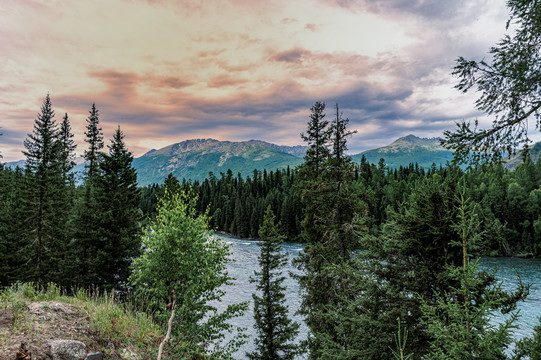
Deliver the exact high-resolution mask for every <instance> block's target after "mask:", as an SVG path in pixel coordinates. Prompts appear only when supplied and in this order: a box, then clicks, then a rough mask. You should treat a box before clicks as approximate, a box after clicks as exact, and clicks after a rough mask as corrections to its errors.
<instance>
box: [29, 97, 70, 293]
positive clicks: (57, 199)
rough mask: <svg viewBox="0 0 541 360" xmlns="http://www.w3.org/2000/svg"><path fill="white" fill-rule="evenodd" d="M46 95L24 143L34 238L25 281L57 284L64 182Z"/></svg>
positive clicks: (31, 239) (56, 135)
mask: <svg viewBox="0 0 541 360" xmlns="http://www.w3.org/2000/svg"><path fill="white" fill-rule="evenodd" d="M53 118H54V111H53V109H52V106H51V99H50V97H49V95H48V94H47V96H46V98H45V100H44V101H43V105H42V106H41V113H40V114H38V117H37V118H36V120H35V122H34V130H33V132H32V134H28V138H27V139H26V140H25V141H24V146H25V148H26V151H23V154H24V155H25V156H26V168H27V174H28V176H27V180H28V182H27V184H26V190H25V193H24V197H23V199H22V201H24V203H25V205H26V212H27V214H26V216H27V221H26V224H27V225H26V226H27V227H28V228H29V229H30V230H31V233H32V234H33V236H32V238H30V239H27V242H26V244H27V246H28V250H27V251H28V252H29V253H31V254H32V255H31V256H30V259H31V263H32V264H33V266H35V267H32V270H31V271H30V272H29V273H28V277H27V279H32V280H35V281H39V282H43V281H59V279H58V278H57V277H55V276H56V274H58V271H59V269H58V262H59V261H60V257H61V256H62V251H63V249H64V248H65V244H64V243H63V242H62V241H61V240H62V239H63V230H64V229H63V220H65V218H64V217H63V216H59V213H60V212H62V213H64V212H65V204H64V203H63V199H64V196H63V194H64V193H65V181H64V178H63V176H62V152H63V149H62V147H61V143H60V141H59V131H58V127H57V125H56V122H55V120H54V119H53Z"/></svg>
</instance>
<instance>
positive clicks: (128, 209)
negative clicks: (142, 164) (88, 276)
mask: <svg viewBox="0 0 541 360" xmlns="http://www.w3.org/2000/svg"><path fill="white" fill-rule="evenodd" d="M123 139H124V134H123V133H122V131H121V130H120V127H119V128H118V129H117V130H116V132H115V134H114V136H113V139H112V140H111V144H110V145H109V146H108V148H109V153H108V154H103V155H102V161H101V162H100V166H99V169H100V176H99V177H98V178H97V179H96V182H95V186H96V200H97V209H98V214H99V220H98V221H99V222H98V226H99V228H98V231H99V232H98V239H97V240H98V241H99V242H98V243H97V244H96V247H97V250H98V251H97V254H96V258H94V259H93V261H94V264H93V266H94V267H95V268H96V270H95V271H96V272H97V276H98V279H99V283H100V284H107V285H108V286H114V285H117V284H119V283H123V282H125V281H126V280H127V278H128V276H129V273H130V265H131V259H132V258H134V257H136V256H137V255H138V254H139V251H140V231H141V230H140V219H141V213H140V209H139V203H140V191H139V189H138V188H137V174H136V172H135V169H134V168H133V167H132V166H131V164H132V161H133V155H132V154H131V152H129V151H128V149H127V148H126V145H125V144H124V140H123Z"/></svg>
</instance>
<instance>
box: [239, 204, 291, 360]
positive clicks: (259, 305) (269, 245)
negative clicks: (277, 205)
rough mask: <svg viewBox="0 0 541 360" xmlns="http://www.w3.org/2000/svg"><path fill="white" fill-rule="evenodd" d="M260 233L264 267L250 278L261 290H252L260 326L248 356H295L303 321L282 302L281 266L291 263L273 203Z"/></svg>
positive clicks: (274, 358) (269, 358) (267, 358)
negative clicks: (293, 318)
mask: <svg viewBox="0 0 541 360" xmlns="http://www.w3.org/2000/svg"><path fill="white" fill-rule="evenodd" d="M259 237H260V240H261V242H260V243H259V244H258V245H259V248H260V254H259V257H258V260H259V266H260V271H254V276H253V277H251V278H250V282H255V283H257V286H256V290H257V291H258V294H252V297H253V299H254V319H255V327H256V330H257V338H256V339H255V345H256V349H255V351H254V352H252V353H249V354H247V356H248V358H250V359H265V360H277V359H293V358H294V357H295V355H296V354H298V353H299V346H298V345H295V344H294V343H293V342H294V340H295V337H296V336H297V334H298V328H299V324H298V323H296V322H292V321H291V319H289V318H288V315H287V313H288V308H287V307H286V306H284V305H282V304H283V302H284V300H285V290H286V287H285V286H284V285H283V282H284V280H285V277H284V276H283V275H282V272H281V271H280V269H281V268H282V267H284V266H285V265H286V264H287V255H286V254H285V253H284V251H283V250H282V248H281V246H280V244H281V243H282V242H283V240H284V236H283V235H280V232H279V229H278V226H277V225H275V218H274V214H273V213H272V210H271V208H270V206H269V207H268V208H267V210H266V211H265V216H264V220H263V225H262V226H261V228H260V229H259ZM259 294H261V295H259Z"/></svg>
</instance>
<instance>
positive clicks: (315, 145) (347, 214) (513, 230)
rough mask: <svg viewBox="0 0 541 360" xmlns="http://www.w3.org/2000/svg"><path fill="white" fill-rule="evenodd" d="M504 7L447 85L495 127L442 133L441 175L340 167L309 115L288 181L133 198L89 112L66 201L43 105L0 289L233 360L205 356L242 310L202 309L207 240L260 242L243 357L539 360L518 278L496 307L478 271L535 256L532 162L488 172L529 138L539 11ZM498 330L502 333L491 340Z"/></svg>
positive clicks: (492, 276)
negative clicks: (124, 309) (492, 37)
mask: <svg viewBox="0 0 541 360" xmlns="http://www.w3.org/2000/svg"><path fill="white" fill-rule="evenodd" d="M508 7H509V9H510V11H511V14H512V19H514V20H515V21H516V25H517V26H516V29H515V35H514V36H513V37H506V38H504V40H502V41H501V42H500V43H499V44H498V45H497V46H495V47H494V48H493V49H492V50H491V54H492V55H493V58H492V62H491V63H488V62H485V61H481V62H475V61H468V60H466V59H464V58H459V59H458V60H457V64H456V66H455V68H454V72H453V74H454V75H455V76H457V77H458V78H459V79H460V80H459V84H458V85H457V88H458V89H459V90H461V91H469V90H470V89H471V88H476V89H478V90H480V94H481V95H480V98H479V99H478V101H477V102H476V106H477V108H478V110H480V111H484V112H486V113H488V114H490V115H497V116H496V120H494V123H493V126H492V128H490V129H487V130H480V129H478V128H477V125H478V124H477V122H476V123H474V124H472V123H468V122H462V123H458V124H457V129H455V131H448V132H446V133H445V139H444V140H443V143H444V145H445V146H447V147H448V148H449V149H452V150H453V151H455V161H454V163H453V164H447V166H444V167H437V166H433V167H432V168H430V169H423V168H420V167H419V166H417V165H416V164H415V163H413V162H412V164H410V165H409V166H408V167H400V168H398V169H393V168H387V167H386V166H385V162H384V159H382V160H380V161H379V163H378V164H369V163H367V162H366V161H365V160H362V161H361V162H360V163H359V164H356V163H353V162H352V160H351V158H350V157H349V156H348V154H347V150H348V148H347V143H348V139H349V138H350V137H352V136H353V135H354V133H355V131H353V130H350V129H349V119H348V118H347V117H344V116H343V114H342V113H341V112H340V109H339V106H338V104H336V106H335V107H334V108H332V110H331V111H328V109H327V108H326V104H325V103H324V102H320V101H316V102H315V103H314V105H313V106H312V107H311V108H310V112H309V115H308V121H307V126H306V131H305V132H304V133H303V134H301V138H302V140H303V141H304V143H305V145H306V146H307V147H308V150H307V151H306V155H305V156H304V162H303V164H302V165H300V166H299V167H297V168H295V169H289V168H288V169H284V170H278V171H263V172H259V171H254V172H253V173H252V174H233V173H232V172H231V171H227V172H226V173H221V174H219V176H216V174H212V173H211V174H209V176H208V178H207V179H205V180H204V181H201V182H190V181H189V180H185V179H181V180H179V179H175V178H174V177H173V176H169V177H168V178H167V179H166V181H165V183H164V184H154V185H151V186H148V187H146V188H140V187H138V185H137V174H136V172H135V170H134V169H133V167H132V166H131V164H132V161H133V155H132V154H131V152H130V151H129V150H128V149H127V147H126V144H125V143H124V133H123V132H122V131H121V130H120V128H118V129H117V130H116V131H115V132H114V134H112V137H111V140H110V141H109V143H108V144H107V147H106V146H105V145H106V144H105V141H104V137H103V133H102V129H101V127H100V125H99V112H98V109H97V107H96V106H95V104H93V105H92V107H91V109H90V111H89V116H88V118H87V120H86V122H87V126H86V131H85V138H84V140H85V142H86V143H87V148H86V149H85V150H84V158H85V161H86V165H85V173H84V181H83V183H82V184H80V185H76V184H75V181H74V174H73V173H72V172H71V170H72V169H73V167H74V153H75V145H74V141H73V138H74V135H73V134H72V131H71V125H70V122H69V117H68V115H67V114H65V115H64V116H63V117H62V121H61V122H60V123H59V124H57V123H56V121H55V119H54V117H55V114H54V110H53V108H52V103H51V99H50V97H49V95H47V96H46V98H45V100H44V101H43V104H42V106H41V110H40V113H39V114H38V116H37V118H36V120H35V123H34V129H33V131H32V133H30V134H29V135H28V138H27V139H26V141H25V143H24V146H25V149H26V150H25V151H24V154H25V156H26V167H25V168H24V169H20V168H18V169H15V170H11V169H8V168H6V167H3V166H0V258H2V260H3V261H2V262H1V263H0V285H1V286H3V287H8V286H13V284H17V283H32V284H36V285H37V286H38V287H39V286H42V287H44V286H47V284H51V283H54V284H57V285H55V286H59V287H61V288H63V289H65V290H64V291H66V292H70V291H72V292H75V291H76V289H90V288H99V289H103V290H113V289H114V290H115V291H116V292H117V293H118V294H121V295H122V296H126V297H128V295H127V294H131V295H130V296H131V297H132V298H131V299H133V300H134V301H135V306H137V307H138V311H140V312H145V313H148V315H149V316H150V317H151V318H152V319H153V320H154V321H156V323H157V324H158V325H159V326H160V328H161V329H162V330H163V333H164V336H163V338H162V340H161V343H160V344H159V348H157V349H155V350H153V354H154V353H157V355H156V357H157V359H161V358H162V357H169V358H172V359H180V358H186V359H195V358H208V359H231V358H233V354H234V352H235V351H236V349H238V348H239V346H240V344H242V342H243V341H244V337H243V336H240V337H237V338H235V339H233V340H231V341H230V342H229V343H227V344H225V345H224V346H220V345H218V341H219V340H220V339H223V338H224V336H225V335H224V334H226V333H228V332H231V331H233V330H234V326H233V325H231V323H230V322H228V321H229V320H230V319H232V318H235V317H236V316H239V315H241V314H242V313H244V312H245V311H246V310H247V308H248V304H247V303H241V304H228V307H227V309H226V310H225V311H224V312H222V313H218V312H217V311H216V309H215V308H214V307H213V305H212V304H211V302H212V301H219V300H220V298H221V297H222V296H223V295H224V289H223V288H224V286H227V285H228V284H231V283H232V281H234V279H233V278H232V277H230V276H229V274H228V273H227V272H226V271H225V264H226V263H227V262H228V247H227V244H225V243H224V242H222V241H220V240H219V239H217V238H216V237H215V236H212V234H213V232H214V231H223V232H227V233H231V234H234V235H236V236H239V237H243V238H257V239H259V240H260V242H259V246H260V256H259V258H258V260H259V265H260V268H259V269H254V275H253V277H252V280H251V281H253V282H255V283H257V292H256V293H254V294H253V300H254V301H253V306H254V320H255V333H256V339H255V344H256V349H255V351H254V352H252V353H249V354H246V356H247V357H248V358H250V359H269V360H270V359H294V358H295V357H296V356H297V355H299V354H306V355H307V357H308V358H309V359H367V360H378V359H393V358H394V359H419V360H420V359H440V360H442V359H461V360H462V359H464V360H469V359H471V360H473V359H517V360H518V359H531V360H537V359H541V324H538V325H537V326H536V327H535V328H534V329H533V334H532V335H531V336H530V337H525V338H523V339H520V340H517V339H514V338H513V336H512V330H513V329H514V327H515V320H516V319H517V317H518V316H519V315H520V314H519V313H518V312H517V303H518V302H520V301H523V300H525V299H527V298H528V294H529V290H530V284H523V283H522V281H521V280H520V275H517V277H518V278H517V282H516V288H515V289H513V290H511V291H506V290H504V289H503V287H502V286H501V283H500V282H499V281H498V279H497V271H490V270H488V269H482V268H480V266H479V261H478V260H479V257H480V256H519V255H520V256H524V257H534V256H535V257H538V256H539V255H540V254H541V188H540V185H541V161H538V162H537V163H534V162H533V161H531V159H530V158H529V156H528V151H527V147H526V148H525V150H524V151H522V154H523V159H524V162H523V163H522V164H521V165H519V166H518V167H517V168H516V170H514V171H508V170H505V168H504V167H503V165H502V158H503V155H504V153H505V152H516V151H518V150H519V149H520V147H519V145H522V146H524V145H527V144H528V143H529V139H528V136H527V126H525V125H524V124H525V122H527V121H528V119H530V118H535V119H536V120H537V125H538V127H539V119H540V118H541V112H540V109H541V101H540V97H539V84H540V82H539V74H540V73H541V72H540V68H539V67H540V64H541V61H539V60H540V59H539V56H541V52H540V51H539V47H540V44H541V41H540V39H541V31H540V29H541V27H540V26H539V24H540V21H541V20H540V18H539V14H541V3H540V2H537V1H522V0H510V1H509V2H508ZM532 49H533V50H532ZM455 162H456V163H466V164H467V165H468V167H467V169H466V170H462V169H461V168H460V167H459V166H457V164H455ZM283 241H301V242H303V243H304V244H305V247H304V250H303V251H301V252H300V253H299V255H298V256H297V257H296V258H295V259H294V260H293V264H294V266H295V267H296V268H297V269H298V270H299V272H298V273H297V274H295V275H294V278H295V280H296V281H297V282H298V284H299V287H300V294H301V298H302V300H301V304H300V310H299V314H300V315H301V316H302V318H303V320H304V322H305V324H306V325H307V327H308V329H309V334H308V338H307V339H306V340H305V341H303V342H301V343H294V339H295V336H296V334H297V332H298V327H299V325H298V324H296V323H294V322H292V321H291V320H290V319H289V317H288V309H287V308H286V307H285V306H283V304H282V303H283V298H284V288H285V285H284V276H283V274H282V273H281V269H282V267H283V265H284V263H285V261H286V260H285V258H284V255H283V252H282V250H281V247H280V244H281V243H282V242H283ZM0 295H1V294H0ZM495 314H504V315H506V317H505V318H504V320H503V321H502V322H500V323H499V324H498V325H494V324H493V323H491V319H492V318H493V317H494V315H495Z"/></svg>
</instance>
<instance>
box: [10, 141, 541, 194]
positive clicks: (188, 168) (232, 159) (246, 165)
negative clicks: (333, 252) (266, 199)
mask: <svg viewBox="0 0 541 360" xmlns="http://www.w3.org/2000/svg"><path fill="white" fill-rule="evenodd" d="M439 140H440V139H439V138H432V139H424V138H419V137H417V136H415V135H408V136H405V137H402V138H399V139H397V140H396V141H394V142H393V143H391V144H389V145H387V146H383V147H380V148H377V149H373V150H368V151H364V152H362V153H360V154H356V155H352V159H353V161H355V162H360V161H361V157H362V155H364V156H365V157H366V160H367V161H368V162H370V163H375V164H377V163H378V162H379V159H381V158H383V159H384V160H385V164H386V165H387V166H388V167H389V168H398V167H400V166H401V165H402V166H408V165H409V164H410V163H418V164H419V166H421V167H424V168H429V167H431V166H432V164H433V163H435V164H436V165H437V166H439V165H440V164H441V165H445V164H446V163H447V162H448V161H451V160H452V158H453V153H452V152H451V151H449V150H446V149H445V148H443V147H442V146H441V145H440V143H439ZM306 149H307V147H306V146H301V145H297V146H281V145H275V144H271V143H267V142H265V141H260V140H250V141H241V142H232V141H218V140H214V139H195V140H186V141H182V142H179V143H176V144H172V145H169V146H166V147H164V148H161V149H158V150H155V149H153V150H150V151H149V152H147V153H146V154H144V155H143V156H141V157H138V158H135V159H134V161H133V166H134V168H135V169H136V170H137V175H138V180H139V185H141V186H146V185H149V184H152V183H163V180H164V179H165V178H166V177H167V175H169V173H173V175H174V176H176V177H177V178H179V179H182V178H186V179H192V180H203V179H204V178H206V177H208V175H209V172H213V173H214V174H215V175H216V176H218V177H219V176H220V173H221V172H223V173H225V172H227V170H228V169H231V171H232V172H233V174H234V175H235V176H236V175H237V173H239V172H240V173H241V174H242V176H243V177H245V176H248V175H251V174H252V172H253V171H254V169H257V170H260V171H263V170H264V169H267V170H268V171H270V170H275V169H280V168H281V169H284V168H286V167H287V166H290V167H291V168H293V167H295V166H297V165H299V164H301V163H302V162H303V157H304V154H305V153H306ZM530 153H531V157H532V160H533V161H537V159H539V158H540V156H541V143H537V144H535V146H534V147H533V148H532V150H531V152H530ZM76 162H77V164H78V165H77V166H76V167H75V168H74V170H73V171H74V172H75V173H76V174H77V175H76V179H78V180H80V179H81V177H82V174H83V171H84V163H83V159H82V158H77V159H76ZM520 162H521V159H520V157H519V156H518V155H517V156H515V157H513V158H511V159H510V160H508V161H507V165H506V167H508V168H510V169H514V168H515V167H516V165H517V164H519V163H520ZM24 164H25V162H24V160H20V161H14V162H8V163H6V164H5V165H6V166H9V167H12V168H15V167H16V166H19V167H24Z"/></svg>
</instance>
